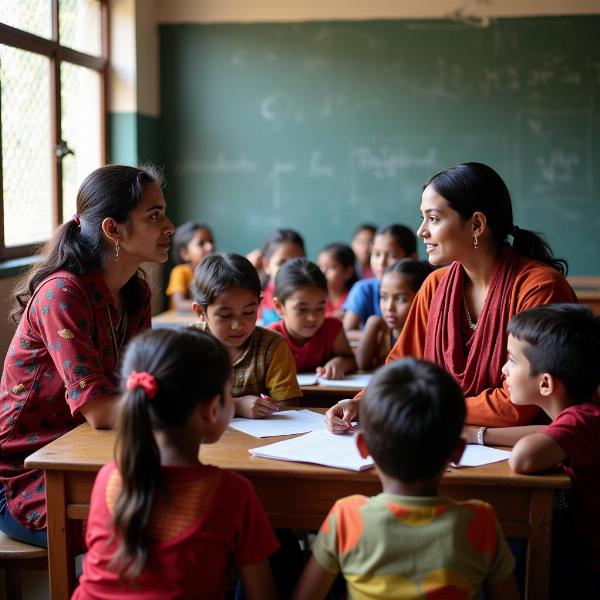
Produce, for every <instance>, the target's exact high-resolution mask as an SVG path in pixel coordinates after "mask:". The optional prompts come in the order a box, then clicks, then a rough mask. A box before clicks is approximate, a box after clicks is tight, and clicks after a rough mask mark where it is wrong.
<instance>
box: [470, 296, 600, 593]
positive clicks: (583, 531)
mask: <svg viewBox="0 0 600 600" xmlns="http://www.w3.org/2000/svg"><path fill="white" fill-rule="evenodd" d="M508 333H509V336H508V360H507V362H506V364H505V365H504V368H503V369H502V370H503V373H504V375H505V377H506V384H507V387H508V390H509V393H510V400H511V402H513V403H514V404H516V405H519V406H521V405H528V404H532V405H535V406H539V407H540V408H541V409H542V410H544V411H545V413H546V414H547V415H548V416H549V417H550V419H551V420H552V423H551V424H550V425H548V426H541V425H531V426H527V427H503V428H495V429H491V428H485V427H481V428H479V429H477V428H473V427H469V428H465V433H466V434H467V437H468V438H472V439H473V438H476V439H477V441H478V442H479V443H481V444H484V443H487V444H494V445H503V446H512V445H514V448H513V451H512V454H511V457H510V459H509V464H510V466H511V468H512V469H513V470H514V471H516V472H518V473H536V472H538V471H543V470H545V469H548V468H550V467H554V466H556V465H562V467H563V468H564V470H565V471H566V472H567V474H568V475H569V477H570V478H571V481H572V485H573V488H572V492H571V495H570V499H569V501H568V502H567V507H566V508H567V510H565V507H563V510H562V511H555V518H554V531H553V535H552V540H553V544H552V567H551V573H552V576H553V579H554V581H552V583H551V589H552V591H553V593H554V594H555V596H553V597H555V598H567V597H573V598H592V597H600V502H599V500H598V499H599V498H600V403H599V402H598V386H599V385H600V317H599V316H597V315H594V314H593V312H592V311H591V310H590V309H589V308H588V307H586V306H581V305H577V304H550V305H545V306H538V307H535V308H531V309H529V310H526V311H524V312H522V313H519V314H518V315H515V316H514V317H513V318H512V319H511V320H510V321H509V324H508ZM592 592H593V593H592Z"/></svg>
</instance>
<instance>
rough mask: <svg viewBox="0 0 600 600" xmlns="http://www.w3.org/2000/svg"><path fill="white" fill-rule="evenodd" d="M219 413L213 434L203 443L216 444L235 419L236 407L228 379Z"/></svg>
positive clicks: (218, 409)
mask: <svg viewBox="0 0 600 600" xmlns="http://www.w3.org/2000/svg"><path fill="white" fill-rule="evenodd" d="M217 411H218V413H217V420H216V422H215V423H214V428H213V431H212V432H211V435H210V438H209V439H203V440H202V442H203V443H205V444H212V443H213V442H216V441H217V440H218V439H219V438H220V437H221V436H222V435H223V432H224V431H225V430H226V429H227V427H228V426H229V423H230V422H231V419H233V414H234V412H235V405H234V403H233V398H232V396H231V379H228V380H227V383H226V384H225V389H224V391H223V398H222V399H221V402H219V403H218V404H217Z"/></svg>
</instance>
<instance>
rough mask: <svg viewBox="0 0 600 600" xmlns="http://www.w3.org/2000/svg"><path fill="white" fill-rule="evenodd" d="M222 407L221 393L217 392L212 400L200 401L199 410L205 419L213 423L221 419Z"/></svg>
mask: <svg viewBox="0 0 600 600" xmlns="http://www.w3.org/2000/svg"><path fill="white" fill-rule="evenodd" d="M220 407H221V394H215V395H214V396H213V397H212V398H211V399H210V400H207V401H205V402H200V403H199V404H198V410H199V411H200V412H199V414H200V417H201V419H202V420H203V421H208V422H209V423H210V424H211V425H212V424H213V423H216V422H217V420H218V419H219V409H220Z"/></svg>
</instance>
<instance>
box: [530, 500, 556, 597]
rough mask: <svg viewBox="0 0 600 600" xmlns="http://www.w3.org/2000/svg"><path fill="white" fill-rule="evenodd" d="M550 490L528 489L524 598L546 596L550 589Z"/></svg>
mask: <svg viewBox="0 0 600 600" xmlns="http://www.w3.org/2000/svg"><path fill="white" fill-rule="evenodd" d="M552 495H553V494H552V490H536V489H533V490H531V499H530V502H529V527H530V529H529V543H528V544H527V575H526V578H525V600H546V599H547V598H548V594H549V592H550V548H551V544H552Z"/></svg>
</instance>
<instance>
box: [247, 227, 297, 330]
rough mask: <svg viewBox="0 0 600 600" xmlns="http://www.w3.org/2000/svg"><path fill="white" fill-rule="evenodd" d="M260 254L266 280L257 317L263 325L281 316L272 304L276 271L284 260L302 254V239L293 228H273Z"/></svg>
mask: <svg viewBox="0 0 600 600" xmlns="http://www.w3.org/2000/svg"><path fill="white" fill-rule="evenodd" d="M261 254H262V257H261V261H262V268H263V272H264V274H265V278H266V281H265V282H263V293H262V302H261V304H260V310H259V313H258V318H259V319H261V320H262V323H263V325H265V326H267V325H269V324H270V323H274V322H275V321H279V319H280V318H281V317H280V316H279V315H278V314H277V311H276V310H275V307H274V306H273V294H274V291H275V276H276V275H277V271H278V270H279V268H280V267H281V265H283V264H284V263H285V262H286V261H288V260H290V259H292V258H301V257H303V256H304V240H303V239H302V236H301V235H300V234H299V233H298V232H297V231H294V230H293V229H275V230H274V231H271V233H270V234H269V237H268V238H267V241H266V242H265V245H264V246H263V249H262V253H261Z"/></svg>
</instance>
